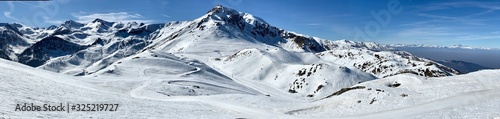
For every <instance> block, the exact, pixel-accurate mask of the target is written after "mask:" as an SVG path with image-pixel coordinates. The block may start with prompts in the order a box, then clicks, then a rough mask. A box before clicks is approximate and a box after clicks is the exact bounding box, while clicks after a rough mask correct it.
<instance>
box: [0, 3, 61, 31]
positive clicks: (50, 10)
mask: <svg viewBox="0 0 500 119" xmlns="http://www.w3.org/2000/svg"><path fill="white" fill-rule="evenodd" d="M0 1H7V2H6V4H7V5H8V10H6V11H4V12H3V14H4V16H5V17H7V18H9V19H11V20H14V21H16V22H18V23H23V24H24V25H27V26H34V27H38V26H41V25H43V24H44V23H47V21H48V20H50V19H51V18H53V17H54V16H55V15H57V14H58V13H59V7H60V5H63V4H66V3H67V2H68V0H0ZM14 3H22V4H24V5H28V6H30V7H32V8H34V9H35V10H36V12H33V14H32V15H31V17H30V16H22V17H19V16H16V15H15V12H16V11H18V10H19V11H22V10H25V9H20V8H17V7H16V5H15V4H14Z"/></svg>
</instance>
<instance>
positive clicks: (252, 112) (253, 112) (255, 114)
mask: <svg viewBox="0 0 500 119" xmlns="http://www.w3.org/2000/svg"><path fill="white" fill-rule="evenodd" d="M158 81H159V80H148V81H145V82H143V83H142V84H141V85H140V86H138V87H136V88H134V89H132V90H131V91H130V96H131V97H134V98H140V99H148V100H159V101H169V102H170V101H181V102H200V103H203V104H207V105H211V106H214V107H218V108H221V109H225V110H229V111H234V112H239V113H241V114H245V115H247V116H250V117H252V118H260V119H264V118H293V116H291V115H285V114H276V113H272V112H269V111H266V110H259V109H253V108H249V107H244V106H238V105H235V104H230V103H226V102H221V101H214V100H211V99H209V98H206V96H205V97H204V96H197V97H194V96H171V97H156V98H152V97H147V96H141V95H139V94H141V92H143V91H144V90H145V88H146V87H148V86H149V85H151V84H153V83H156V82H158Z"/></svg>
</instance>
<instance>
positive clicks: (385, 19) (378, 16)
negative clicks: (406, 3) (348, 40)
mask: <svg viewBox="0 0 500 119" xmlns="http://www.w3.org/2000/svg"><path fill="white" fill-rule="evenodd" d="M402 11H403V6H401V2H400V1H399V0H390V1H389V2H388V3H387V9H383V10H380V11H378V12H375V11H374V10H372V11H370V14H371V15H372V17H373V18H374V19H375V20H372V21H369V22H367V23H366V24H365V26H364V29H363V30H362V29H361V28H359V27H358V26H356V27H354V28H353V29H354V32H355V34H354V38H353V40H354V41H367V40H368V41H369V40H371V38H373V37H376V36H378V35H379V34H380V32H381V31H382V28H383V27H387V26H388V25H389V24H390V23H391V20H392V15H397V14H399V13H401V12H402Z"/></svg>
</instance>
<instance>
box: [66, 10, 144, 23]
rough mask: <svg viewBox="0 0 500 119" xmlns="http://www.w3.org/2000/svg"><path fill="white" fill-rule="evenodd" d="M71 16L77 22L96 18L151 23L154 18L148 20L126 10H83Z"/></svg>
mask: <svg viewBox="0 0 500 119" xmlns="http://www.w3.org/2000/svg"><path fill="white" fill-rule="evenodd" d="M72 15H73V17H75V18H77V19H78V20H77V21H78V22H89V21H92V20H94V19H96V18H99V19H103V20H107V21H114V22H133V21H135V22H142V23H151V22H154V20H148V19H146V18H145V17H144V16H142V15H141V14H132V13H128V12H113V13H92V14H86V13H85V12H80V13H74V14H72Z"/></svg>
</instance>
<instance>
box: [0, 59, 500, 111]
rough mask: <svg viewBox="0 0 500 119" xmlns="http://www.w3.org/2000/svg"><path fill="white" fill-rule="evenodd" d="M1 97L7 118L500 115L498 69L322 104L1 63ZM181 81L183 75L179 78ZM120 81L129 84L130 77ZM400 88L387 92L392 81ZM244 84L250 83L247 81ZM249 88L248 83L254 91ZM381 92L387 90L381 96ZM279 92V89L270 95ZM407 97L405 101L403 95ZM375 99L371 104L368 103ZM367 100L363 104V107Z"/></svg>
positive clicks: (412, 81) (381, 85)
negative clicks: (195, 91) (171, 88)
mask: <svg viewBox="0 0 500 119" xmlns="http://www.w3.org/2000/svg"><path fill="white" fill-rule="evenodd" d="M0 69H1V70H2V71H4V72H3V73H2V74H0V85H1V88H0V94H1V95H9V96H2V98H1V101H2V102H3V106H2V107H0V112H1V113H0V117H5V118H31V117H37V118H89V117H93V118H116V117H127V118H134V117H135V118H144V117H148V118H495V117H499V116H500V115H499V114H498V113H496V110H498V109H500V103H499V102H500V93H499V92H498V91H497V90H498V89H499V88H500V80H498V78H497V77H498V76H500V71H499V70H485V71H479V72H474V73H470V74H466V75H458V76H451V77H442V78H422V77H419V76H415V75H409V74H408V75H400V76H394V77H389V78H384V79H378V80H372V81H367V82H364V83H361V84H357V85H356V86H366V87H367V88H372V90H367V89H366V88H365V89H359V90H351V91H347V92H346V93H343V94H341V95H338V96H333V97H331V98H324V99H318V100H312V101H311V100H297V99H293V98H291V97H293V96H289V97H288V98H287V97H284V96H287V95H282V96H272V95H271V96H265V95H262V94H257V95H256V94H250V93H243V92H241V93H230V94H217V95H208V96H207V95H204V96H167V95H163V94H161V93H158V92H155V91H152V90H150V88H151V87H154V86H153V85H154V84H157V83H158V82H159V81H162V80H143V81H142V82H141V83H138V84H137V85H135V86H132V87H131V89H129V90H128V91H125V92H123V91H117V90H114V89H113V88H110V87H108V86H104V85H99V83H96V82H99V81H96V80H94V79H92V78H90V77H72V76H66V75H61V74H57V73H52V72H48V71H43V70H39V69H34V68H31V67H28V66H24V65H21V64H17V63H13V62H9V61H5V60H0ZM176 76H177V75H176ZM114 81H115V82H114V83H118V82H128V81H130V80H129V79H123V80H118V79H115V80H114ZM396 81H397V82H399V83H401V86H399V87H395V88H394V87H387V84H390V83H393V82H396ZM241 85H243V86H246V85H245V84H241ZM249 87H250V86H249ZM376 89H381V90H384V92H378V91H375V90H376ZM270 91H273V90H270ZM401 93H405V94H408V96H407V97H401V96H400V94H401ZM373 97H375V98H376V99H377V101H376V102H375V103H373V104H368V102H367V101H366V100H367V99H371V98H373ZM358 100H363V101H362V103H357V101H358ZM66 102H69V103H119V104H120V106H121V107H120V109H119V110H118V111H116V112H70V113H66V112H64V113H61V112H15V111H14V107H15V104H17V103H66Z"/></svg>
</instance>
